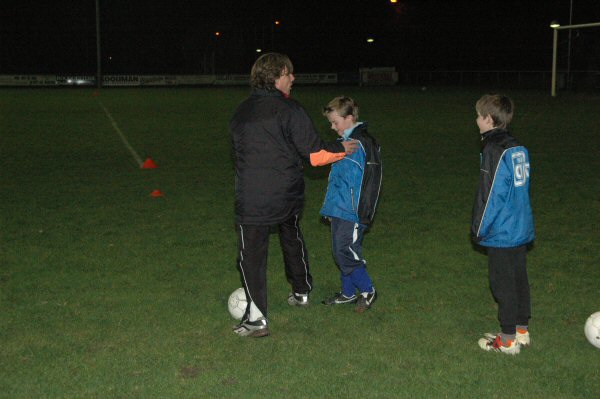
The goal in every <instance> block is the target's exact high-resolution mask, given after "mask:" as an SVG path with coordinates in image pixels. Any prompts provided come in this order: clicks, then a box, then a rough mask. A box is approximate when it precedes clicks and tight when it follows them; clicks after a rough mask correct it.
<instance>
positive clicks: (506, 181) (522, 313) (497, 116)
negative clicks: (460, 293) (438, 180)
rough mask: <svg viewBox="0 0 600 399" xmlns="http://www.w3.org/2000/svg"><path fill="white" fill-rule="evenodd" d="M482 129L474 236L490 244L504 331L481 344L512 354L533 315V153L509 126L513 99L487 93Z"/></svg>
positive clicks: (480, 109) (481, 104) (525, 339)
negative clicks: (530, 258) (529, 253)
mask: <svg viewBox="0 0 600 399" xmlns="http://www.w3.org/2000/svg"><path fill="white" fill-rule="evenodd" d="M475 109H476V111H477V126H478V127H479V132H480V134H481V141H482V146H483V148H482V151H481V168H480V173H479V188H478V192H477V196H476V198H475V204H474V206H473V219H472V225H471V234H472V237H473V241H474V242H475V243H476V244H479V245H481V246H483V247H486V248H487V254H488V268H489V282H490V288H491V291H492V294H493V295H494V298H495V300H496V302H497V303H498V320H499V321H500V328H501V332H500V333H499V334H490V333H488V334H485V336H484V338H481V339H480V340H479V346H480V347H481V348H482V349H484V350H486V351H494V352H501V353H506V354H511V355H516V354H517V353H519V351H520V349H521V346H529V344H530V337H529V331H528V325H529V318H530V317H531V300H530V292H529V280H528V277H527V267H526V262H525V257H526V254H527V245H528V244H529V243H531V242H532V241H533V239H534V228H533V215H532V211H531V204H530V201H529V153H528V151H527V149H526V148H525V147H523V146H522V145H521V144H519V142H518V141H517V140H516V139H515V138H514V137H513V136H512V135H511V134H510V133H509V132H508V130H507V126H508V124H509V123H510V121H511V120H512V116H513V110H514V104H513V102H512V100H511V99H510V98H508V97H506V96H502V95H498V94H493V95H489V94H488V95H484V96H483V97H481V98H480V99H479V100H478V101H477V103H476V105H475Z"/></svg>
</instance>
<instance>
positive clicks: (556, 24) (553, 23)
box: [550, 21, 560, 29]
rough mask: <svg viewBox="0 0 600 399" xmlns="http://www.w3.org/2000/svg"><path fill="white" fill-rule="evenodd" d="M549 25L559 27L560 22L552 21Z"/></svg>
mask: <svg viewBox="0 0 600 399" xmlns="http://www.w3.org/2000/svg"><path fill="white" fill-rule="evenodd" d="M550 27H551V28H554V29H556V28H559V27H560V24H559V23H558V22H556V21H552V22H550Z"/></svg>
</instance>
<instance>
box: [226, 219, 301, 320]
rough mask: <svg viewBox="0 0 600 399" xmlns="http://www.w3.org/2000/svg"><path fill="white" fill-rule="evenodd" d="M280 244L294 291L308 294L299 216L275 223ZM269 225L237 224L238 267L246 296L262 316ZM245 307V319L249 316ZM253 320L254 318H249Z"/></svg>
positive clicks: (265, 299) (286, 271) (265, 308)
mask: <svg viewBox="0 0 600 399" xmlns="http://www.w3.org/2000/svg"><path fill="white" fill-rule="evenodd" d="M278 227H279V243H280V245H281V250H282V251H283V261H284V265H285V274H286V276H287V278H288V281H290V283H291V284H292V290H293V291H294V292H295V293H297V294H307V293H309V292H310V291H311V289H312V276H311V274H310V268H309V265H308V253H307V251H306V245H305V243H304V237H303V236H302V231H301V230H300V224H299V218H298V215H295V216H292V217H291V218H289V219H288V220H286V221H284V222H283V223H281V224H279V225H278ZM270 231H271V226H268V225H265V226H257V225H247V224H243V225H238V227H237V233H238V259H237V262H238V267H239V269H240V272H241V275H242V284H244V288H245V289H246V295H247V297H248V299H249V301H248V303H250V301H253V302H254V304H255V305H256V307H258V309H259V310H260V311H261V313H262V314H263V316H265V317H267V255H268V249H269V233H270ZM248 311H249V307H248V310H247V311H246V314H245V315H244V319H245V318H247V316H248ZM252 321H254V320H252Z"/></svg>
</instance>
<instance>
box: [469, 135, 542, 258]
mask: <svg viewBox="0 0 600 399" xmlns="http://www.w3.org/2000/svg"><path fill="white" fill-rule="evenodd" d="M482 144H483V149H482V151H481V168H480V173H479V189H478V192H477V195H476V198H475V204H474V206H473V218H472V224H471V234H472V237H473V240H474V241H475V242H476V243H478V244H479V245H482V246H485V247H498V248H509V247H517V246H520V245H524V244H527V243H529V242H531V241H533V239H534V237H535V234H534V227H533V214H532V211H531V204H530V200H529V174H530V167H529V153H528V151H527V149H526V148H525V147H523V146H522V145H521V144H519V142H518V141H517V140H516V139H515V138H514V137H513V136H512V135H511V134H510V133H509V132H508V131H507V130H505V129H500V128H497V129H492V130H490V131H487V132H485V133H483V134H482Z"/></svg>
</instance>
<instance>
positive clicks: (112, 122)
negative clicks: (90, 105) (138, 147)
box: [98, 101, 144, 167]
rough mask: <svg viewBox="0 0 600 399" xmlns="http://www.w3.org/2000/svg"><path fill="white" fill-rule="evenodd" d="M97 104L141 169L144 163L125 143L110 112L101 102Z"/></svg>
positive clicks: (125, 139) (129, 145)
mask: <svg viewBox="0 0 600 399" xmlns="http://www.w3.org/2000/svg"><path fill="white" fill-rule="evenodd" d="M98 104H100V106H101V107H102V109H103V110H104V113H105V114H106V116H107V117H108V120H109V121H110V123H111V125H112V127H113V128H114V129H115V131H116V132H117V134H118V135H119V137H120V138H121V141H122V142H123V144H124V145H125V148H127V149H128V150H129V152H130V153H131V155H132V156H133V158H134V159H135V161H136V162H137V163H138V165H139V166H140V167H142V165H143V164H144V161H142V158H140V156H139V155H138V153H137V152H135V150H134V149H133V147H132V146H131V144H129V141H127V138H126V137H125V135H124V134H123V132H122V131H121V129H120V128H119V125H117V122H115V120H114V118H113V117H112V115H111V114H110V112H108V110H107V109H106V107H105V106H104V104H102V101H98Z"/></svg>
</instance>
